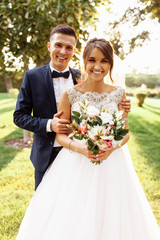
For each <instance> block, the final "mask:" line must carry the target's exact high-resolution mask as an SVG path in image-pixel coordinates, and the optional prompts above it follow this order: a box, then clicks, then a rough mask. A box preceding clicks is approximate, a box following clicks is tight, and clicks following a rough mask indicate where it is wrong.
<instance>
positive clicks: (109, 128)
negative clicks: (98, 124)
mask: <svg viewBox="0 0 160 240" xmlns="http://www.w3.org/2000/svg"><path fill="white" fill-rule="evenodd" d="M113 127H114V125H108V127H107V129H106V134H107V135H109V132H110V130H111V129H112V128H113Z"/></svg>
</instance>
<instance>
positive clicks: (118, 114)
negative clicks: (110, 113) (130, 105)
mask: <svg viewBox="0 0 160 240" xmlns="http://www.w3.org/2000/svg"><path fill="white" fill-rule="evenodd" d="M122 115H123V110H121V111H118V112H116V117H117V120H118V121H119V120H121V119H122Z"/></svg>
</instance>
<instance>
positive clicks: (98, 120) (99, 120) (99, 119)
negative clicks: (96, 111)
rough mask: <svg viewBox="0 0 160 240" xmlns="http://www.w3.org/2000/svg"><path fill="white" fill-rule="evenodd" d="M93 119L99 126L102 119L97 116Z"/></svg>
mask: <svg viewBox="0 0 160 240" xmlns="http://www.w3.org/2000/svg"><path fill="white" fill-rule="evenodd" d="M95 119H96V120H97V122H98V123H99V125H102V119H101V118H100V117H98V116H95Z"/></svg>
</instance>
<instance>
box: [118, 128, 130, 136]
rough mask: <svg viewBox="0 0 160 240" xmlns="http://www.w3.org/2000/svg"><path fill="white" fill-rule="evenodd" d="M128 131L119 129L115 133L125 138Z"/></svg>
mask: <svg viewBox="0 0 160 240" xmlns="http://www.w3.org/2000/svg"><path fill="white" fill-rule="evenodd" d="M128 131H129V130H128V129H120V130H118V131H117V134H118V135H121V136H125V135H126V134H127V133H128Z"/></svg>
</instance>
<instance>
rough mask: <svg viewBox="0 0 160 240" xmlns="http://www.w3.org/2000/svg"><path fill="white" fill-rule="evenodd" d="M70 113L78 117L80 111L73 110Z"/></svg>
mask: <svg viewBox="0 0 160 240" xmlns="http://www.w3.org/2000/svg"><path fill="white" fill-rule="evenodd" d="M72 113H73V114H74V115H75V116H76V117H80V113H79V112H76V111H73V112H72Z"/></svg>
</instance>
